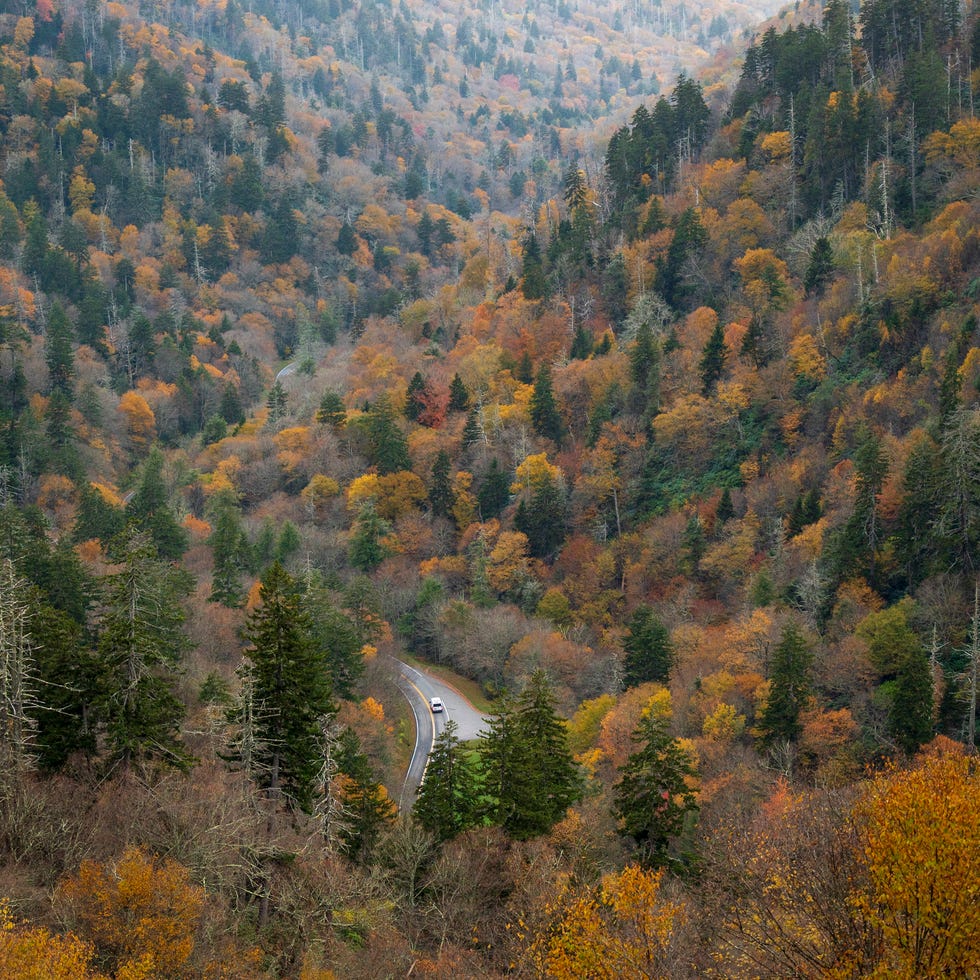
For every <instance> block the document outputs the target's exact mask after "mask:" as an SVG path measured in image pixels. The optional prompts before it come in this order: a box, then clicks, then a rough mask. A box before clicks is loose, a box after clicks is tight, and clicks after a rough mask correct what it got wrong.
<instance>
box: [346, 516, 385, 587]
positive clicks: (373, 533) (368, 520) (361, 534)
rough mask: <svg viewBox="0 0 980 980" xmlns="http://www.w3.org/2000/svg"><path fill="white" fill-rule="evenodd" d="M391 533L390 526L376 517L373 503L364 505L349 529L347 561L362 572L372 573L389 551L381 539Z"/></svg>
mask: <svg viewBox="0 0 980 980" xmlns="http://www.w3.org/2000/svg"><path fill="white" fill-rule="evenodd" d="M389 531H391V525H390V524H389V523H388V522H387V521H386V520H384V519H383V518H382V517H380V516H379V515H378V512H377V511H376V510H375V509H374V504H373V503H370V502H369V503H366V504H365V505H364V506H363V507H362V508H361V509H360V511H359V512H358V514H357V518H356V520H355V522H354V527H353V528H352V529H351V535H350V543H349V545H348V548H347V559H348V561H350V563H351V565H353V566H354V568H357V569H359V570H360V571H362V572H373V571H374V569H376V568H377V567H378V565H380V564H381V563H382V562H383V561H384V560H385V558H387V557H388V555H389V551H388V549H387V548H386V547H385V545H384V542H383V540H382V539H383V538H384V536H385V535H386V534H388V532H389Z"/></svg>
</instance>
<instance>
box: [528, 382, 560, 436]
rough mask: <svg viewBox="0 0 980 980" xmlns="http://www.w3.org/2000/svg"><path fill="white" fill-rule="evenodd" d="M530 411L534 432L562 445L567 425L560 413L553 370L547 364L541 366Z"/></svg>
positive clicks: (532, 394) (532, 395)
mask: <svg viewBox="0 0 980 980" xmlns="http://www.w3.org/2000/svg"><path fill="white" fill-rule="evenodd" d="M530 410H531V424H532V425H533V426H534V431H535V432H537V433H538V435H540V436H544V437H545V438H546V439H551V440H552V442H554V443H555V444H556V445H557V444H560V443H561V440H562V438H563V436H564V434H565V425H564V423H563V422H562V420H561V415H560V414H559V412H558V404H557V402H556V401H555V392H554V389H553V388H552V384H551V368H550V367H549V366H548V365H547V364H542V365H541V368H540V370H539V371H538V376H537V378H535V380H534V391H533V392H532V393H531V402H530Z"/></svg>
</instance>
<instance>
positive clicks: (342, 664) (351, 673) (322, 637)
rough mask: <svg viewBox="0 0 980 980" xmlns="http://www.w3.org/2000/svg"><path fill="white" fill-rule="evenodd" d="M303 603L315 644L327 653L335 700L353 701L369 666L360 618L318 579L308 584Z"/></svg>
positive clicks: (306, 584)
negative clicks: (337, 599)
mask: <svg viewBox="0 0 980 980" xmlns="http://www.w3.org/2000/svg"><path fill="white" fill-rule="evenodd" d="M302 602H303V608H304V609H305V610H306V612H307V613H308V614H309V617H310V622H311V624H312V629H311V635H312V637H313V641H314V643H315V644H316V646H317V648H318V649H320V650H322V651H323V657H324V666H325V670H326V672H327V675H328V677H329V679H330V686H331V689H332V691H333V694H334V697H337V698H342V699H344V700H346V701H353V700H354V699H355V698H356V696H357V691H356V689H357V683H358V681H359V680H360V679H361V676H362V675H363V673H364V666H365V665H364V654H363V648H364V642H365V636H364V635H363V630H362V628H361V626H360V624H359V622H358V618H357V617H356V616H352V615H351V612H350V610H348V609H344V608H342V607H341V606H340V605H338V604H337V602H336V600H335V598H334V597H333V596H332V595H331V594H330V592H329V590H327V589H326V588H325V587H324V586H323V584H322V583H320V582H319V581H317V580H315V579H313V580H310V579H309V578H308V579H307V581H306V582H305V591H304V592H303V596H302Z"/></svg>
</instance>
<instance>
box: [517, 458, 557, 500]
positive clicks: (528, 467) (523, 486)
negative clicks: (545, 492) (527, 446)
mask: <svg viewBox="0 0 980 980" xmlns="http://www.w3.org/2000/svg"><path fill="white" fill-rule="evenodd" d="M514 477H515V479H514V482H513V484H511V488H510V490H511V493H519V492H520V491H521V490H537V489H539V488H540V487H542V486H544V485H545V484H546V483H549V482H552V483H554V482H557V481H558V480H560V479H561V477H562V472H561V469H560V468H559V467H557V466H554V465H553V464H552V463H549V462H548V454H547V453H535V454H533V455H531V456H525V457H524V462H522V463H521V464H520V465H519V466H518V467H517V470H516V471H515V473H514Z"/></svg>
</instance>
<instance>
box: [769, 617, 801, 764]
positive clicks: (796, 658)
mask: <svg viewBox="0 0 980 980" xmlns="http://www.w3.org/2000/svg"><path fill="white" fill-rule="evenodd" d="M812 664H813V654H812V653H811V652H810V648H809V646H808V644H807V642H806V638H805V637H804V636H803V634H802V633H801V632H800V630H799V628H798V627H797V626H796V625H795V624H794V623H789V624H788V625H787V626H786V628H785V629H784V630H783V634H782V636H781V637H780V640H779V643H778V645H777V646H776V649H775V651H774V652H773V656H772V666H771V668H770V671H769V700H768V702H767V703H766V706H765V709H764V710H763V712H762V716H761V717H760V719H759V731H760V732H761V735H762V742H763V744H765V745H774V744H778V743H780V742H795V741H796V740H797V739H798V738H799V737H800V734H801V732H802V730H803V727H802V725H801V724H800V713H801V712H802V711H803V709H804V708H805V707H806V704H807V701H808V700H809V699H810V693H811V685H810V667H811V666H812Z"/></svg>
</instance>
